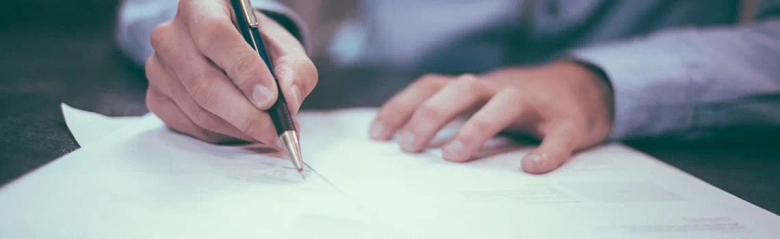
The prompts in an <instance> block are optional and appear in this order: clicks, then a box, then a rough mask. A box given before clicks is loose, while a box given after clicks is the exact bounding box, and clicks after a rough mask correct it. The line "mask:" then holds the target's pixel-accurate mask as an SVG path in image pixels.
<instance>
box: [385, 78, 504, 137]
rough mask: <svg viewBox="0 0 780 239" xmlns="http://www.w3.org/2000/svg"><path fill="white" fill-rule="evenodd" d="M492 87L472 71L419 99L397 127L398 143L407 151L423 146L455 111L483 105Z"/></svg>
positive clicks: (447, 121)
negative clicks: (410, 112) (407, 118)
mask: <svg viewBox="0 0 780 239" xmlns="http://www.w3.org/2000/svg"><path fill="white" fill-rule="evenodd" d="M493 94H494V90H493V89H492V88H490V87H489V86H487V85H486V84H485V83H484V82H480V81H479V79H477V78H476V77H474V76H473V75H470V74H466V75H462V76H460V77H458V78H457V79H456V80H454V81H451V82H449V83H448V84H447V85H446V86H444V87H443V88H442V89H441V91H439V92H438V93H436V94H435V95H433V97H431V98H430V99H428V100H427V101H425V102H424V103H422V105H420V107H419V108H417V111H415V112H414V113H413V114H412V117H411V118H410V119H409V121H408V122H407V123H406V125H404V126H403V127H402V129H401V130H400V134H399V135H400V142H399V143H400V144H401V147H402V148H403V149H404V150H406V151H409V152H419V151H420V150H423V149H424V148H425V147H426V146H427V145H428V143H429V142H430V141H431V139H432V138H433V137H434V136H435V135H436V133H437V132H439V130H441V128H443V127H444V126H445V125H446V124H447V123H449V122H450V121H452V120H453V119H454V118H455V117H457V116H458V115H460V114H462V113H464V112H466V111H468V110H470V109H471V108H474V107H478V106H481V105H483V104H484V103H485V102H486V101H487V100H488V99H490V96H492V95H493Z"/></svg>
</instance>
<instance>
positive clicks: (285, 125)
mask: <svg viewBox="0 0 780 239" xmlns="http://www.w3.org/2000/svg"><path fill="white" fill-rule="evenodd" d="M230 2H231V3H232V4H233V11H234V12H235V13H236V23H238V29H239V30H241V35H243V36H244V40H246V42H247V43H249V45H251V46H252V48H253V49H255V51H256V52H257V53H258V54H260V58H262V59H263V62H265V65H266V66H267V67H268V69H269V71H270V72H271V76H273V78H274V81H276V91H277V92H279V97H278V98H277V99H276V103H274V105H273V106H271V109H269V110H268V114H269V115H270V116H271V120H272V121H273V122H274V127H275V128H276V133H277V134H278V135H279V140H280V141H281V142H282V143H283V144H284V146H285V147H286V148H287V152H288V153H289V155H290V159H291V160H292V161H293V164H295V169H297V170H298V172H299V173H301V177H303V158H302V156H301V144H300V141H298V133H297V132H296V129H295V124H294V123H293V119H292V116H291V115H290V111H289V108H287V102H286V101H285V99H284V94H282V89H281V88H279V80H278V79H277V78H276V73H274V66H273V63H272V62H271V58H270V57H268V52H267V51H266V49H265V45H264V44H263V38H262V37H261V36H260V30H259V29H258V28H257V27H258V22H257V17H256V16H255V11H254V9H253V8H252V4H251V3H250V2H249V0H231V1H230Z"/></svg>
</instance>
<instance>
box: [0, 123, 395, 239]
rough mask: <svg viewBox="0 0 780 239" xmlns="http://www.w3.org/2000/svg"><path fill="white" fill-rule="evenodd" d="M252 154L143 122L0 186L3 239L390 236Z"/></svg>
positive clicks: (338, 198) (275, 162)
mask: <svg viewBox="0 0 780 239" xmlns="http://www.w3.org/2000/svg"><path fill="white" fill-rule="evenodd" d="M257 149H258V147H255V146H216V145H211V144H206V143H203V142H201V141H198V140H196V139H193V138H190V137H188V136H184V135H181V134H178V133H174V132H171V131H170V130H168V129H167V128H166V127H164V125H163V123H162V122H161V121H159V119H157V118H154V117H150V118H145V119H144V120H143V121H142V122H140V123H138V124H134V125H132V126H129V127H124V128H123V129H122V130H120V131H119V132H114V133H112V135H111V138H110V139H105V138H104V139H103V140H101V141H100V142H96V143H91V144H90V146H89V147H84V148H82V149H80V150H77V151H75V152H74V153H71V154H69V155H66V156H65V157H63V158H60V159H57V160H55V161H53V162H52V163H50V164H48V165H46V166H44V167H42V168H40V169H38V170H35V171H33V172H31V173H29V174H28V175H25V176H24V177H23V178H21V179H19V180H17V181H15V182H12V183H10V184H9V185H7V186H5V187H4V188H2V189H0V215H2V216H0V238H236V237H238V238H288V237H294V238H366V237H375V236H371V235H372V233H378V232H381V233H382V235H386V234H388V233H390V232H383V231H382V230H385V228H384V227H379V226H377V225H378V223H376V222H375V220H374V219H372V218H371V217H372V215H370V214H367V213H366V212H365V211H363V210H362V209H360V208H359V207H357V206H356V204H355V203H354V202H353V201H351V200H350V199H349V198H346V197H345V196H344V195H343V194H342V193H341V192H339V191H337V190H335V188H333V187H332V186H331V185H330V184H328V183H327V182H326V181H324V180H322V178H321V177H319V176H317V175H316V174H314V173H312V172H311V170H308V169H307V170H305V174H306V176H307V179H306V180H305V181H304V180H302V179H301V177H300V175H299V174H298V172H297V171H296V170H295V169H294V168H293V167H292V164H291V163H290V162H289V161H288V160H286V159H282V158H275V157H270V156H269V155H273V153H263V152H256V150H257ZM310 160H311V162H315V158H311V159H310ZM304 228H305V230H302V229H304Z"/></svg>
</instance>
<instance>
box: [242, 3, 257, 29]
mask: <svg viewBox="0 0 780 239" xmlns="http://www.w3.org/2000/svg"><path fill="white" fill-rule="evenodd" d="M249 1H250V0H241V11H244V16H246V22H247V23H248V24H249V26H251V27H257V26H258V24H257V17H256V16H255V11H254V10H253V9H252V3H250V2H249Z"/></svg>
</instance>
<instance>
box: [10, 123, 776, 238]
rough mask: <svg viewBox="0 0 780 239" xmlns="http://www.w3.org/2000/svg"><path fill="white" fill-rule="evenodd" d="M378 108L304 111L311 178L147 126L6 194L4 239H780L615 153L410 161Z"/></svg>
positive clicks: (634, 155) (766, 226) (664, 168)
mask: <svg viewBox="0 0 780 239" xmlns="http://www.w3.org/2000/svg"><path fill="white" fill-rule="evenodd" d="M374 113H375V110H373V109H354V110H343V111H335V112H305V113H302V114H301V115H300V116H299V121H300V123H301V139H302V144H303V145H302V146H303V150H304V152H303V153H304V155H305V156H306V161H307V163H308V164H309V165H311V166H312V168H314V169H315V170H317V171H318V172H319V173H320V174H322V175H323V176H324V178H317V177H316V176H317V175H310V176H309V178H312V179H311V181H308V180H307V181H306V182H296V181H295V179H296V177H294V176H293V175H291V174H289V171H288V170H289V168H288V167H289V166H290V164H289V162H287V161H284V160H281V161H280V160H278V159H276V158H273V157H262V156H261V155H263V152H257V151H258V150H259V149H258V148H252V147H219V146H214V145H209V144H204V143H202V142H199V141H197V140H194V139H191V138H188V137H186V136H182V135H178V134H175V133H172V132H170V131H167V130H165V129H164V127H163V126H162V124H161V123H160V122H159V120H156V119H145V120H144V122H143V123H140V124H138V125H140V126H138V125H134V126H133V127H127V128H124V129H123V130H121V132H116V133H113V135H112V136H111V138H110V139H109V140H103V141H104V142H99V143H96V144H93V145H94V146H91V147H88V148H86V149H83V150H79V151H77V152H76V153H74V154H71V155H68V156H66V157H64V158H61V159H59V160H57V161H55V162H53V163H51V164H50V165H47V166H45V167H43V168H42V169H40V170H37V171H35V172H33V173H31V174H29V175H27V176H25V177H24V178H22V179H21V180H18V181H17V182H14V183H12V184H11V185H9V186H7V187H5V188H2V189H0V215H13V216H12V217H0V238H6V237H12V238H16V237H19V236H31V237H38V236H40V237H57V238H62V237H65V238H68V237H78V238H83V237H85V236H83V235H84V234H88V235H89V236H92V235H94V237H95V238H98V237H106V236H107V235H109V236H111V237H117V236H116V235H113V234H111V232H112V231H118V232H121V233H118V234H119V235H120V237H178V236H193V235H197V236H199V237H203V235H207V237H208V236H212V237H225V235H227V236H236V235H238V236H252V235H254V236H258V235H259V236H270V237H284V238H289V237H296V236H298V235H294V234H295V233H297V232H301V231H300V229H299V230H298V231H295V230H294V228H293V227H295V226H299V227H301V228H307V227H312V228H314V229H312V230H311V231H314V232H316V233H311V234H309V235H302V237H304V238H327V236H325V235H335V237H342V236H344V235H343V234H347V237H350V236H351V237H362V238H377V237H381V238H421V237H428V238H694V239H695V238H776V235H780V217H778V216H777V215H774V214H772V213H770V212H767V211H765V210H763V209H761V208H758V207H755V206H753V205H751V204H749V203H747V202H745V201H742V200H740V199H738V198H736V197H734V196H732V195H730V194H728V193H726V192H723V191H721V190H719V189H717V188H715V187H712V186H710V185H708V184H706V183H704V182H702V181H700V180H698V179H696V178H694V177H692V176H690V175H687V174H685V173H684V172H682V171H680V170H677V169H675V168H673V167H671V166H669V165H666V164H664V163H663V162H660V161H658V160H656V159H653V158H651V157H649V156H646V155H644V154H641V153H639V152H636V151H634V150H631V149H629V148H627V147H624V146H622V145H619V144H610V145H605V146H602V147H599V148H595V149H592V150H589V151H587V152H583V153H581V154H579V155H578V156H576V157H575V158H574V159H573V160H571V161H570V162H568V163H566V164H565V165H563V167H562V168H560V169H559V170H556V171H554V172H553V173H550V174H546V175H528V174H525V173H523V172H522V171H521V170H520V169H519V167H520V158H522V156H523V154H525V153H526V152H528V150H530V149H531V147H530V146H525V147H524V146H518V145H516V144H508V143H507V142H508V141H506V140H503V139H495V140H493V141H491V142H490V145H489V147H487V148H486V149H485V150H484V151H483V156H484V158H482V159H479V160H476V161H473V162H470V163H450V162H446V161H443V160H441V157H440V155H441V153H440V152H439V151H438V150H435V149H431V150H428V151H427V152H425V153H422V154H417V155H410V154H405V153H403V152H402V151H401V150H400V149H399V148H398V146H397V144H395V143H393V142H373V141H370V140H369V139H368V134H367V129H368V124H369V122H370V120H371V118H372V117H373V116H374ZM448 132H449V133H451V132H453V131H452V130H445V132H444V133H442V134H441V135H440V138H446V137H447V135H448ZM274 160H276V161H274ZM310 174H311V173H310ZM325 179H327V181H329V182H330V183H332V185H328V184H327V182H324V181H325ZM333 185H335V187H333ZM334 191H338V192H334ZM344 195H346V197H347V198H348V199H344V197H343V196H344ZM245 205H248V206H245ZM269 205H274V206H275V207H271V206H269ZM287 208H295V209H293V210H287ZM268 215H273V216H268ZM249 221H251V222H249ZM227 222H230V223H227ZM256 222H262V223H259V224H258V223H256ZM258 225H262V226H258ZM301 225H305V226H301ZM334 225H336V226H334ZM266 227H268V228H270V229H268V228H266ZM42 228H43V229H46V230H43V229H42ZM139 228H143V230H141V229H139ZM316 228H319V229H316ZM355 228H358V229H355ZM286 230H292V231H288V232H287V233H292V234H285V232H283V231H286ZM304 231H306V232H310V230H304ZM320 231H324V232H320ZM356 231H359V232H360V233H366V234H359V235H355V234H354V233H356ZM399 231H402V232H403V233H404V234H403V235H405V236H389V235H390V234H392V233H399ZM123 233H124V234H123ZM277 233H278V234H277ZM326 233H331V234H326ZM369 233H377V234H381V235H382V236H376V235H377V234H369ZM386 233H390V234H386ZM53 235H54V236H53ZM63 235H64V236H63ZM282 235H283V236H282ZM312 235H315V236H312ZM89 236H86V237H89Z"/></svg>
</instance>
